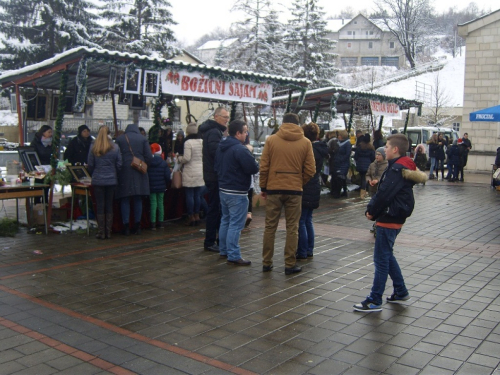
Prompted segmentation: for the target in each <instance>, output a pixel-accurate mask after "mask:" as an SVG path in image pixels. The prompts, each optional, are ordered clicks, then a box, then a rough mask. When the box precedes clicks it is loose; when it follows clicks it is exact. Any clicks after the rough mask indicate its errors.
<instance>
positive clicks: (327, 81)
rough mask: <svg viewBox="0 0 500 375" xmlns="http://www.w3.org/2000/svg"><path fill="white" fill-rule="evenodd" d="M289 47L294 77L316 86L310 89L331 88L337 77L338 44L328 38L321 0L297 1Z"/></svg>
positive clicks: (288, 36)
mask: <svg viewBox="0 0 500 375" xmlns="http://www.w3.org/2000/svg"><path fill="white" fill-rule="evenodd" d="M290 11H291V14H292V19H291V20H290V21H289V31H288V35H287V38H286V43H287V44H288V46H289V50H290V53H291V54H292V64H291V68H292V71H293V72H295V74H294V77H296V78H306V79H308V80H310V81H311V82H312V84H311V85H310V86H309V87H312V88H318V87H324V86H331V85H332V81H333V78H334V76H335V73H336V72H337V71H338V69H336V68H335V59H336V56H337V55H336V54H334V53H333V52H332V51H333V49H334V47H335V43H336V42H335V41H333V40H331V39H329V38H328V37H327V34H328V30H327V29H326V24H327V23H326V20H325V13H324V11H323V8H322V7H320V6H319V5H318V0H294V1H293V4H292V8H291V9H290Z"/></svg>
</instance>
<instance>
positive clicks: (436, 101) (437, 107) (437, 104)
mask: <svg viewBox="0 0 500 375" xmlns="http://www.w3.org/2000/svg"><path fill="white" fill-rule="evenodd" d="M453 104H454V103H452V102H451V95H450V94H449V93H448V91H447V90H446V87H445V85H444V82H443V81H442V80H441V78H440V76H439V72H438V73H436V75H435V77H434V85H433V86H432V89H431V99H430V103H429V107H428V111H425V112H427V113H424V114H423V116H422V118H423V119H424V120H426V121H427V123H430V124H433V125H435V124H440V125H442V124H444V123H446V122H448V123H449V122H452V121H453V120H454V119H455V116H454V115H453V114H451V113H450V109H451V108H452V106H453Z"/></svg>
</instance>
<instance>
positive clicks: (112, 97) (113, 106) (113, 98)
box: [110, 91, 118, 138]
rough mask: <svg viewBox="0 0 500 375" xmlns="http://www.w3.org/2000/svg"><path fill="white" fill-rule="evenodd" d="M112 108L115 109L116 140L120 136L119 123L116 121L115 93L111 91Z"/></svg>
mask: <svg viewBox="0 0 500 375" xmlns="http://www.w3.org/2000/svg"><path fill="white" fill-rule="evenodd" d="M110 94H111V108H112V109H113V126H114V127H115V138H116V137H117V136H118V123H117V121H116V104H115V92H114V91H111V92H110Z"/></svg>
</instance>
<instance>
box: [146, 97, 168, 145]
mask: <svg viewBox="0 0 500 375" xmlns="http://www.w3.org/2000/svg"><path fill="white" fill-rule="evenodd" d="M165 103H166V100H165V99H164V97H163V94H162V92H161V88H160V95H158V97H157V98H156V100H155V101H154V104H153V105H154V107H153V126H152V127H151V129H149V134H148V138H149V143H158V142H159V141H160V135H159V134H158V133H159V131H160V129H161V109H162V108H163V106H164V105H165Z"/></svg>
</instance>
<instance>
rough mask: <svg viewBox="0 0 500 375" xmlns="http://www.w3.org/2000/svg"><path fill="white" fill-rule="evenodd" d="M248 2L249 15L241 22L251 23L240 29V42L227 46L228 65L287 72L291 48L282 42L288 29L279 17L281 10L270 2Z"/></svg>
mask: <svg viewBox="0 0 500 375" xmlns="http://www.w3.org/2000/svg"><path fill="white" fill-rule="evenodd" d="M245 4H246V8H245V9H246V10H247V14H248V15H249V17H248V18H247V19H246V20H245V21H244V22H238V25H241V24H243V25H248V26H249V27H248V28H246V29H244V30H243V31H240V36H239V38H240V41H241V42H240V43H239V44H238V45H236V46H235V47H231V48H226V49H225V50H224V59H223V60H224V63H225V66H229V67H231V68H234V69H238V70H248V71H254V72H259V73H263V74H276V75H288V73H287V72H288V69H287V68H286V66H287V62H288V61H289V59H288V52H287V50H286V46H285V44H284V42H283V37H284V35H285V29H284V26H283V24H281V23H280V22H279V20H278V13H277V12H276V11H275V10H272V9H271V8H270V7H269V4H268V3H267V2H259V1H246V2H245ZM250 5H254V6H255V7H256V8H251V7H250ZM257 6H260V8H257ZM239 27H240V28H241V26H239Z"/></svg>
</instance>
